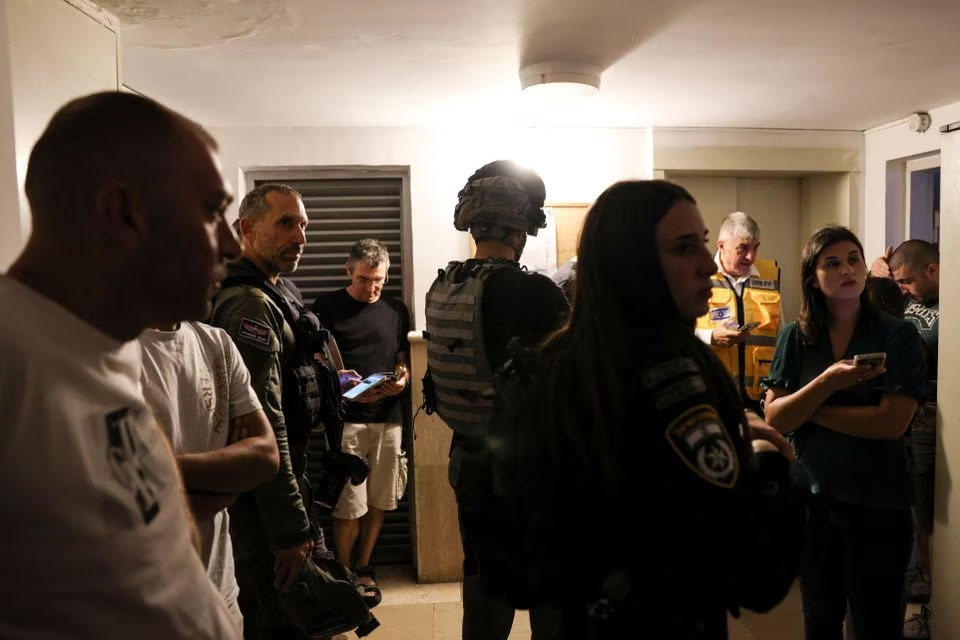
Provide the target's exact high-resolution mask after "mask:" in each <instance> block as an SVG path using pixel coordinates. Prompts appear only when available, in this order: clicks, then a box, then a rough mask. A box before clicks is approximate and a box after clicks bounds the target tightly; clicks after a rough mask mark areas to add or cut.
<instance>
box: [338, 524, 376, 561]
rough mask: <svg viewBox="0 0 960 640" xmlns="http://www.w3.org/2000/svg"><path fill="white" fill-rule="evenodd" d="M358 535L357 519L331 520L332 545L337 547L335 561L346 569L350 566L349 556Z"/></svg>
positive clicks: (358, 525)
mask: <svg viewBox="0 0 960 640" xmlns="http://www.w3.org/2000/svg"><path fill="white" fill-rule="evenodd" d="M359 534H360V520H359V519H356V518H351V519H349V520H344V519H342V518H334V519H333V543H334V544H335V545H336V547H337V560H339V561H340V562H342V563H343V564H344V565H346V566H348V567H349V566H350V554H351V553H352V552H353V545H355V544H356V543H357V537H358V536H359ZM368 555H369V554H368Z"/></svg>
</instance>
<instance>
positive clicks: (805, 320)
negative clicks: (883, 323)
mask: <svg viewBox="0 0 960 640" xmlns="http://www.w3.org/2000/svg"><path fill="white" fill-rule="evenodd" d="M838 242H852V243H853V244H855V245H856V247H857V249H859V250H860V258H861V259H863V260H864V266H866V258H865V256H864V253H863V245H862V244H860V240H859V239H858V238H857V236H856V235H855V234H854V233H853V232H852V231H850V229H847V228H846V227H841V226H839V225H830V226H826V227H822V228H821V229H818V230H817V231H816V232H814V234H813V235H812V236H810V239H809V240H807V244H806V245H804V247H803V253H802V254H801V259H800V279H801V280H800V282H801V285H800V286H801V289H800V291H801V300H800V317H799V319H798V321H797V322H798V324H799V325H800V332H801V333H802V334H803V340H804V342H806V343H807V344H809V345H813V344H816V343H817V341H819V340H820V339H821V338H823V337H824V336H826V335H827V334H826V331H827V328H828V327H829V324H830V310H829V308H828V307H827V300H826V298H825V297H824V295H823V291H821V290H820V289H819V288H817V287H815V286H813V285H814V284H815V283H816V282H817V260H818V259H819V258H820V254H821V253H823V251H824V250H825V249H826V248H827V247H829V246H831V245H834V244H836V243H838ZM857 322H858V324H859V325H860V326H861V327H864V328H867V329H868V330H869V329H870V328H872V327H875V326H876V325H877V323H879V322H880V313H879V312H878V311H877V308H876V306H875V305H874V304H873V302H872V301H871V299H870V296H869V295H868V294H867V288H866V286H864V288H863V291H862V292H861V293H860V316H859V318H858V320H857Z"/></svg>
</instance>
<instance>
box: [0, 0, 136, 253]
mask: <svg viewBox="0 0 960 640" xmlns="http://www.w3.org/2000/svg"><path fill="white" fill-rule="evenodd" d="M75 1H76V0H75ZM0 2H2V4H0V13H2V14H3V15H2V18H0V27H2V35H0V66H6V65H7V61H9V66H8V67H7V68H6V69H4V70H0V103H2V104H0V190H2V192H3V195H2V196H0V207H2V209H0V232H2V233H0V270H2V269H6V268H7V266H8V265H9V264H10V262H11V261H12V260H13V258H14V257H16V254H17V253H18V252H19V250H20V247H22V246H23V243H24V242H25V241H26V239H27V236H28V235H29V232H30V218H29V208H28V207H27V203H26V199H25V198H24V197H23V188H22V187H23V179H24V176H25V174H26V169H27V160H28V158H29V156H30V150H31V149H32V147H33V143H34V142H35V141H36V139H37V138H38V137H39V135H40V133H41V132H42V131H43V128H44V127H45V126H46V124H47V121H48V120H49V119H50V116H52V115H53V113H54V112H55V111H56V110H57V109H58V108H59V107H60V106H62V105H63V104H64V103H65V102H67V101H68V100H70V99H71V98H75V97H77V96H81V95H85V94H88V93H93V92H95V91H104V90H110V89H114V90H115V89H117V87H118V82H117V37H116V33H115V32H114V31H113V30H112V29H110V28H108V27H107V26H106V25H104V24H102V23H101V22H99V21H97V20H95V19H94V18H92V17H90V16H88V15H87V14H85V13H84V12H83V11H81V9H80V8H78V6H75V5H74V4H72V3H69V2H66V1H65V0H33V1H26V0H0ZM80 4H82V3H79V2H78V3H77V5H80ZM11 150H12V151H13V158H14V167H13V169H14V173H11V167H10V157H11ZM11 194H13V195H14V197H15V198H17V201H14V200H12V199H11Z"/></svg>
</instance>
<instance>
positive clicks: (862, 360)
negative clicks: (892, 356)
mask: <svg viewBox="0 0 960 640" xmlns="http://www.w3.org/2000/svg"><path fill="white" fill-rule="evenodd" d="M886 362H887V354H886V353H885V352H883V351H878V352H877V353H859V354H857V355H855V356H853V364H854V366H856V367H882V366H883V365H884V364H886Z"/></svg>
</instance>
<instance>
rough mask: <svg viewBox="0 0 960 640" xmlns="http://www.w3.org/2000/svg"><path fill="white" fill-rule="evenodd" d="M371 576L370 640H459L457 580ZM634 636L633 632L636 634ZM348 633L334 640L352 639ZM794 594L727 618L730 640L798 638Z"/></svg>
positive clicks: (526, 627) (521, 635)
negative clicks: (374, 587)
mask: <svg viewBox="0 0 960 640" xmlns="http://www.w3.org/2000/svg"><path fill="white" fill-rule="evenodd" d="M377 575H378V577H379V579H380V584H381V587H382V588H383V602H382V603H381V604H380V606H379V607H377V608H376V609H374V613H375V614H376V616H377V619H379V620H380V624H381V626H380V628H379V629H378V630H377V631H375V632H374V633H373V634H371V635H370V636H369V637H370V638H371V640H460V621H461V618H462V616H463V607H462V605H461V601H460V583H459V582H451V583H445V584H416V583H415V581H414V577H413V572H412V570H410V569H407V568H405V567H382V568H378V569H377ZM638 637H639V636H638ZM355 638H356V636H355V635H354V634H352V633H350V634H347V635H341V636H337V637H336V639H335V640H354V639H355ZM510 638H511V640H530V621H529V618H528V617H527V614H526V612H524V611H518V612H517V617H516V620H515V621H514V625H513V632H512V633H511V634H510ZM802 638H803V625H802V622H801V618H800V593H799V591H798V590H797V588H796V587H794V589H793V590H792V591H791V592H790V594H789V595H788V596H787V599H786V600H784V601H783V603H781V604H780V606H779V607H777V608H776V609H774V610H773V611H771V612H770V613H767V614H765V615H757V614H752V613H749V612H744V614H743V615H742V616H741V618H740V619H739V620H737V619H732V618H731V620H730V640H801V639H802Z"/></svg>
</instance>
